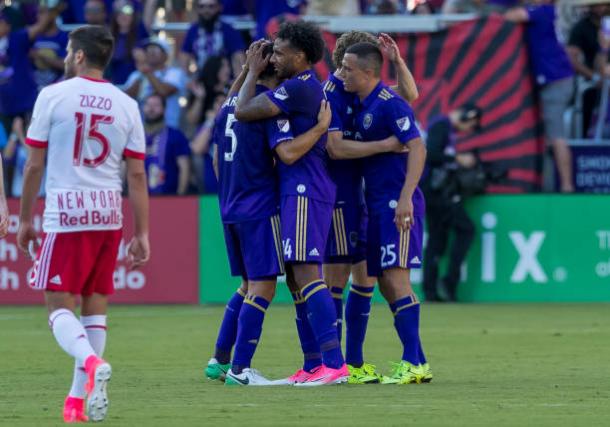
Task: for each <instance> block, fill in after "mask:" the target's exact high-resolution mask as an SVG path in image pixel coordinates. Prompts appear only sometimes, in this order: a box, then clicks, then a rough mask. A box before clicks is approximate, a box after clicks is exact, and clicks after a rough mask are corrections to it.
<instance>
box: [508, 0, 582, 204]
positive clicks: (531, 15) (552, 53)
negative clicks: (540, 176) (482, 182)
mask: <svg viewBox="0 0 610 427" xmlns="http://www.w3.org/2000/svg"><path fill="white" fill-rule="evenodd" d="M504 16H505V18H506V19H508V20H509V21H513V22H521V23H526V24H527V25H526V29H527V33H526V35H527V42H528V43H527V44H528V48H529V53H530V61H531V64H532V69H533V70H532V71H533V73H534V78H535V81H536V83H537V84H538V87H539V89H540V90H539V94H540V95H539V97H540V106H541V108H542V118H543V120H544V133H545V136H546V139H547V142H548V143H549V144H550V146H551V148H552V151H553V154H554V157H555V164H556V165H557V171H558V172H559V180H560V189H561V191H562V192H573V191H574V181H573V176H572V152H571V150H570V147H569V146H568V144H567V141H566V135H565V129H564V125H563V114H564V112H565V111H566V109H567V108H568V106H569V105H570V101H571V100H572V95H573V92H574V70H573V69H572V65H571V64H570V60H569V59H568V55H567V53H566V50H565V48H564V47H563V46H562V45H561V44H560V43H559V40H558V39H557V32H556V29H555V18H556V12H555V5H554V4H553V0H536V1H535V2H534V4H532V5H530V6H527V7H518V8H514V9H510V10H509V11H507V12H506V13H505V15H504ZM546 178H547V179H546V180H545V187H546V189H547V190H550V189H551V184H550V183H551V181H552V180H551V179H549V177H546Z"/></svg>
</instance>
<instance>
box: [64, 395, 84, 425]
mask: <svg viewBox="0 0 610 427" xmlns="http://www.w3.org/2000/svg"><path fill="white" fill-rule="evenodd" d="M87 421H89V418H88V417H87V416H86V415H85V399H81V398H78V397H72V396H68V397H66V400H65V401H64V422H66V423H86V422H87Z"/></svg>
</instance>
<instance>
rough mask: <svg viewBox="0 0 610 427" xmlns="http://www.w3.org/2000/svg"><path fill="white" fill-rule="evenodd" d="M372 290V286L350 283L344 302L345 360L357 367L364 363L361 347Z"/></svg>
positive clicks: (367, 320)
mask: <svg viewBox="0 0 610 427" xmlns="http://www.w3.org/2000/svg"><path fill="white" fill-rule="evenodd" d="M374 290H375V287H374V286H373V287H368V286H358V285H352V287H351V288H350V292H349V294H348V295H347V303H346V304H345V362H346V363H347V364H348V365H352V366H355V367H357V368H359V367H361V366H362V364H363V363H364V357H363V355H362V347H363V346H364V337H365V336H366V328H367V325H368V323H369V314H370V312H371V299H372V298H373V291H374Z"/></svg>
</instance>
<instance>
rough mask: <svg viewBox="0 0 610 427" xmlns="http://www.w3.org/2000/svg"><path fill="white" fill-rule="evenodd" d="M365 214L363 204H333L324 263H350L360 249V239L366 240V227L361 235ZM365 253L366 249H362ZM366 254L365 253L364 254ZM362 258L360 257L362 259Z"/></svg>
mask: <svg viewBox="0 0 610 427" xmlns="http://www.w3.org/2000/svg"><path fill="white" fill-rule="evenodd" d="M365 215H366V208H365V206H364V205H360V204H358V205H353V204H348V203H344V204H341V205H335V208H334V209H333V217H332V222H331V227H330V231H329V233H328V241H327V242H326V251H325V253H324V263H326V264H352V263H353V262H354V261H355V259H356V257H357V255H358V251H359V250H360V251H361V252H362V250H361V247H359V246H361V241H362V240H364V241H366V228H365V229H364V230H365V234H364V236H362V235H361V234H362V226H361V223H362V220H363V216H365ZM364 253H365V254H366V250H365V251H364ZM365 256H366V255H365ZM363 259H364V258H361V259H360V261H362V260H363Z"/></svg>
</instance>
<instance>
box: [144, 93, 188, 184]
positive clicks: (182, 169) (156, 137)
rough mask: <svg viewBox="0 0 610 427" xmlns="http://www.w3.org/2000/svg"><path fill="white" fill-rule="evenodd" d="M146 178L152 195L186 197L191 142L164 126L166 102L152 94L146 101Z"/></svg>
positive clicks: (180, 133) (176, 131)
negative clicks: (183, 195)
mask: <svg viewBox="0 0 610 427" xmlns="http://www.w3.org/2000/svg"><path fill="white" fill-rule="evenodd" d="M143 113H144V130H145V132H146V159H145V166H146V174H147V176H148V190H149V193H150V194H168V195H169V194H178V195H182V194H186V192H187V189H188V184H189V177H190V155H191V149H190V148H189V142H188V140H187V139H186V137H185V136H184V134H183V133H182V132H181V131H180V130H178V129H176V128H174V127H171V126H167V125H166V124H165V120H164V117H165V98H164V97H162V96H161V95H158V94H156V93H153V94H152V95H149V96H147V97H146V99H145V100H144V107H143Z"/></svg>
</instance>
